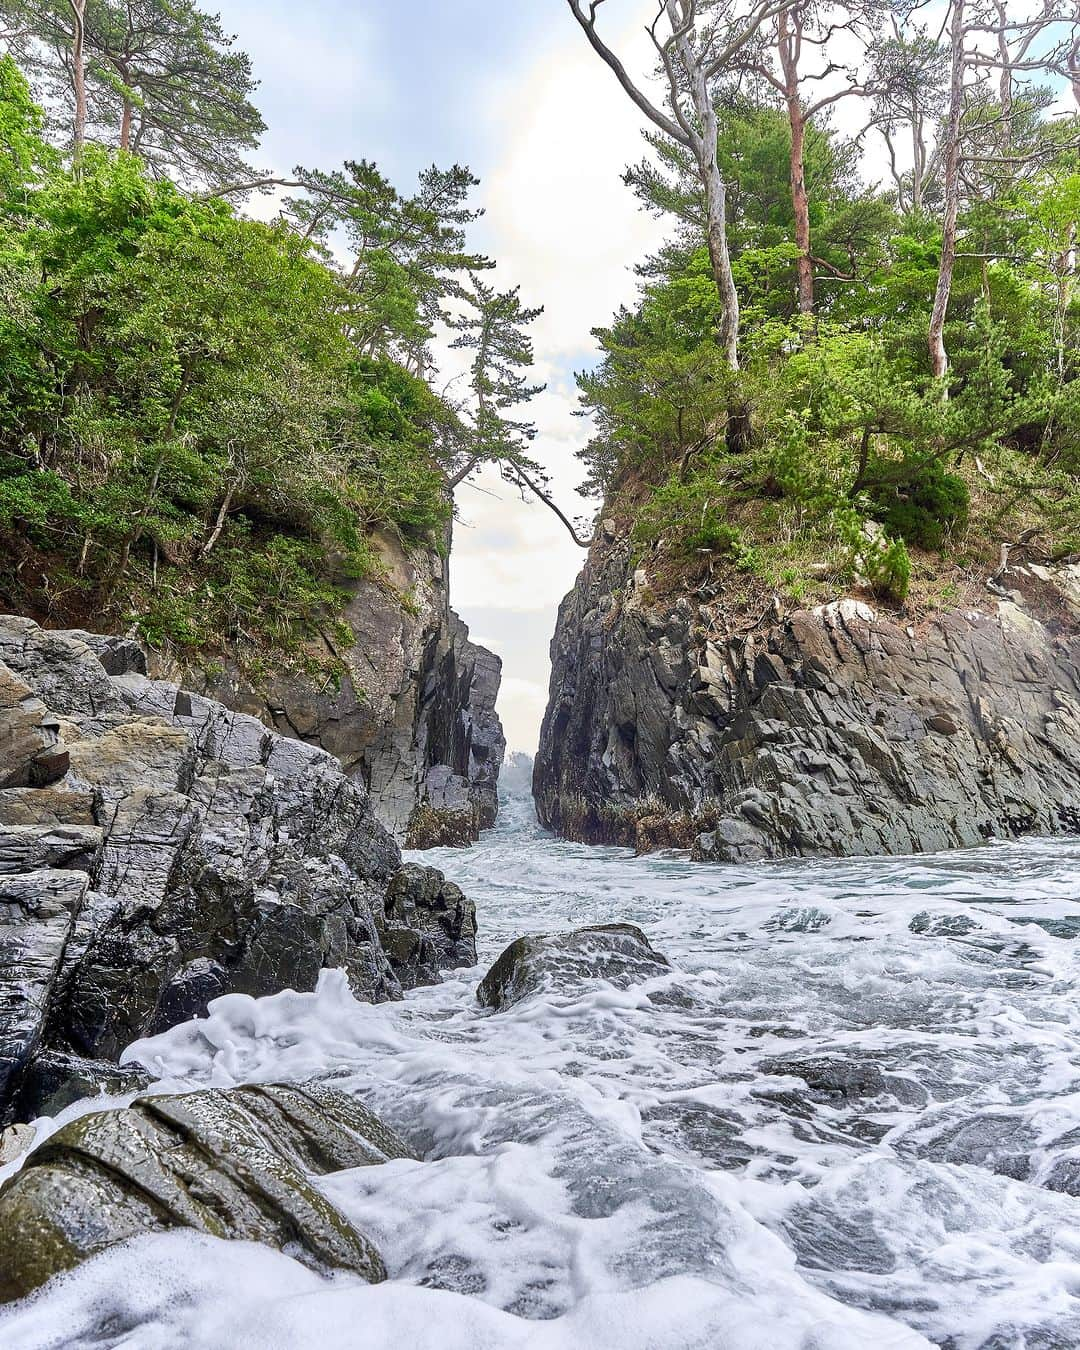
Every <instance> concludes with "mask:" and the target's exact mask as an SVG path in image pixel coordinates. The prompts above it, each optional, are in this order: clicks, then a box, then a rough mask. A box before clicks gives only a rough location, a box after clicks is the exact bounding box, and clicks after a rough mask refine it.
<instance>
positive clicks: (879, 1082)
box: [760, 1058, 888, 1101]
mask: <svg viewBox="0 0 1080 1350" xmlns="http://www.w3.org/2000/svg"><path fill="white" fill-rule="evenodd" d="M760 1068H761V1072H762V1073H766V1074H776V1075H780V1076H783V1077H791V1078H801V1079H802V1081H803V1082H804V1083H805V1084H806V1085H807V1087H808V1088H810V1089H811V1090H812V1091H813V1092H814V1093H817V1094H820V1095H821V1096H823V1097H825V1098H842V1099H844V1100H845V1101H850V1100H853V1099H856V1098H860V1097H880V1096H882V1095H883V1094H884V1093H885V1092H887V1091H888V1085H887V1084H886V1081H885V1075H884V1074H883V1073H882V1072H881V1070H880V1069H879V1068H878V1066H877V1065H876V1064H867V1063H865V1062H864V1063H857V1062H855V1061H854V1060H849V1059H795V1058H791V1059H787V1058H784V1059H766V1060H762V1062H761V1065H760Z"/></svg>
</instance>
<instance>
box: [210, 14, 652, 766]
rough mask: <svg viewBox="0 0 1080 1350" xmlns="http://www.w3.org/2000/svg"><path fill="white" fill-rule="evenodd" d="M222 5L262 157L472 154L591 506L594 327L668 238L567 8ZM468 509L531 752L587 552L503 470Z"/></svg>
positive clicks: (283, 162) (473, 563) (454, 587)
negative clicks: (581, 414) (583, 467)
mask: <svg viewBox="0 0 1080 1350" xmlns="http://www.w3.org/2000/svg"><path fill="white" fill-rule="evenodd" d="M217 7H218V8H219V10H220V13H221V16H222V19H223V22H224V24H225V26H226V28H227V29H228V30H229V31H231V32H234V33H235V34H236V36H237V39H238V44H239V45H240V46H241V47H242V48H243V49H244V50H246V51H247V52H249V53H250V55H251V57H252V60H253V63H254V67H255V73H256V75H257V77H258V78H259V80H260V81H261V85H260V88H259V91H258V95H257V99H256V101H257V103H258V104H259V107H260V109H261V111H262V113H263V116H264V118H265V119H266V122H267V124H268V127H269V130H268V133H267V135H266V137H265V139H264V142H263V147H262V152H261V159H260V163H261V164H262V165H263V166H265V167H267V168H270V169H273V170H274V171H276V172H278V173H284V172H287V171H288V170H290V169H291V168H292V167H293V166H294V165H296V164H298V163H299V164H304V165H305V166H307V167H319V168H331V167H333V166H335V165H336V164H338V163H340V162H341V161H342V160H344V159H346V158H354V159H360V158H367V159H374V160H375V161H376V162H377V163H378V164H379V165H380V167H381V168H383V170H384V171H385V172H387V173H388V174H389V175H390V176H391V177H392V178H393V179H394V181H395V182H397V183H398V184H399V185H400V186H403V187H404V186H407V185H408V184H409V183H410V182H411V181H412V180H413V178H414V177H415V174H416V172H417V171H418V170H419V169H420V168H422V167H424V166H426V165H428V164H431V163H433V162H435V163H440V164H448V163H451V162H458V163H465V164H468V165H469V166H470V167H471V168H472V170H473V171H474V173H475V174H477V176H479V177H480V178H481V180H482V182H481V186H480V189H479V191H478V194H477V204H478V205H482V206H484V207H485V210H486V214H485V217H484V219H483V220H482V221H480V222H478V223H477V226H476V228H475V233H474V242H475V245H476V247H478V248H480V249H482V250H483V251H484V252H487V253H488V254H490V255H491V256H492V257H493V258H495V259H496V260H497V262H498V269H497V272H496V279H497V281H498V283H499V285H500V286H511V285H518V284H520V286H521V288H522V296H523V299H524V300H525V302H526V303H528V304H530V305H537V304H542V305H544V306H545V313H544V315H543V317H542V318H541V319H540V320H539V322H538V323H537V325H536V327H535V339H536V352H537V367H538V370H537V373H538V375H539V377H540V378H541V379H543V380H546V381H547V383H548V390H547V392H546V393H545V394H543V395H542V396H541V397H540V398H539V399H538V400H537V401H536V403H535V404H534V405H533V407H532V415H533V416H534V417H535V419H536V421H537V423H538V425H539V428H540V436H539V438H538V440H537V444H536V454H537V458H538V459H540V460H541V461H542V462H543V463H544V464H545V465H546V466H547V467H548V468H549V470H550V471H551V473H552V476H553V482H554V484H555V488H556V491H557V494H558V496H559V498H560V501H561V502H562V504H563V505H564V507H565V508H566V509H568V510H569V512H570V513H571V514H577V513H578V512H579V511H580V510H581V509H582V506H583V503H582V502H581V499H580V498H579V497H578V496H577V495H576V493H575V491H574V489H575V487H576V485H577V483H578V481H579V480H580V473H579V471H578V465H577V463H576V461H575V460H574V450H575V449H576V448H578V447H579V446H580V445H581V443H582V441H583V439H584V438H585V436H586V435H587V427H586V426H585V424H584V423H583V422H582V421H581V419H579V418H576V417H574V416H573V411H574V408H575V407H576V395H575V390H574V384H573V372H574V370H576V369H580V368H581V367H582V366H584V365H586V364H588V363H589V362H590V361H591V360H592V359H593V351H594V347H593V341H592V339H591V337H590V329H591V328H592V327H594V326H595V325H597V324H601V323H604V322H606V321H607V319H608V318H609V317H610V315H611V313H612V312H613V310H614V308H615V307H616V306H617V305H618V304H619V303H621V302H623V301H626V300H629V299H630V298H631V297H632V296H633V294H634V290H635V282H634V278H633V271H632V269H633V265H634V263H635V262H637V261H638V260H639V259H640V258H641V257H642V256H643V255H644V254H645V252H647V250H648V248H649V247H650V246H651V244H652V243H654V242H655V240H656V239H657V237H658V235H657V226H656V224H655V222H652V221H650V220H649V219H648V218H647V217H645V216H643V215H642V214H641V213H640V212H639V211H638V210H637V209H636V206H635V203H634V201H633V198H632V197H631V195H630V193H629V192H628V191H627V190H626V189H625V188H624V187H623V185H622V183H621V182H620V179H619V175H620V173H621V171H622V168H623V166H624V165H625V164H626V163H627V162H628V161H629V160H631V159H632V158H637V157H639V155H640V123H639V117H638V114H637V113H636V111H635V110H634V109H633V108H632V107H631V105H630V104H629V102H628V101H627V100H626V98H625V97H624V96H623V95H622V94H621V93H620V92H619V91H618V89H617V87H616V86H615V83H614V81H613V79H612V78H611V76H610V74H609V72H607V71H606V70H605V69H604V68H603V66H602V65H601V64H600V63H599V62H598V61H597V59H596V57H595V56H594V55H593V54H592V52H591V51H590V50H589V48H588V45H587V43H586V41H585V39H584V37H583V35H582V34H581V32H580V30H579V29H578V27H577V25H576V23H575V22H574V20H573V17H572V16H571V14H570V13H569V10H568V9H567V7H566V5H565V3H563V0H488V2H487V3H485V2H483V0H452V3H451V0H396V3H394V4H391V5H388V4H386V3H385V0H383V3H375V0H359V3H351V4H350V3H346V2H345V0H307V3H304V4H296V3H289V0H217ZM610 8H611V24H610V31H611V32H612V33H613V34H617V35H618V36H619V37H620V40H623V39H625V45H626V46H627V47H628V49H629V51H630V52H631V54H632V55H633V53H634V52H635V51H637V52H639V53H640V55H641V56H643V57H644V55H645V47H644V43H643V41H642V37H641V25H642V23H643V17H644V14H645V9H644V8H643V6H642V4H641V0H613V3H612V4H611V7H610ZM645 8H647V6H646V7H645ZM635 32H636V34H637V36H636V37H635V36H633V34H634V33H635ZM453 374H454V372H453V369H452V368H451V367H449V366H448V367H447V369H446V370H445V371H444V377H445V378H452V377H453ZM458 508H459V520H458V523H457V526H456V528H455V542H454V551H453V556H452V561H451V596H452V600H453V603H454V605H455V607H456V608H457V609H458V611H459V613H461V615H462V617H463V618H464V619H465V620H466V622H467V623H469V625H470V627H471V629H472V633H473V636H474V638H476V639H477V640H478V641H480V642H483V643H485V644H486V645H488V646H490V647H492V648H493V649H494V650H495V651H497V652H498V653H499V655H500V656H502V658H503V663H504V669H503V694H502V697H501V699H500V712H501V713H502V716H503V720H504V722H505V724H506V727H507V734H508V739H509V741H510V745H511V747H512V748H518V749H525V750H531V749H533V748H534V746H535V743H536V735H537V731H538V729H539V721H540V717H541V714H542V712H543V706H544V702H545V698H546V690H547V681H548V673H549V671H548V643H549V641H550V638H551V634H552V631H553V629H554V625H555V613H556V609H557V606H558V602H559V600H560V599H561V598H562V596H563V594H564V593H565V592H566V591H567V590H568V589H569V587H570V585H571V584H572V582H573V579H574V576H575V575H576V573H577V571H578V569H579V568H580V566H581V563H582V560H583V555H582V553H581V551H580V550H579V549H578V548H577V547H576V546H575V545H574V544H573V543H571V542H570V540H569V539H568V537H567V536H566V535H565V534H564V533H563V532H562V527H561V526H560V525H559V524H558V523H557V522H556V521H555V519H554V517H553V516H551V515H550V514H549V513H548V512H547V511H546V510H545V509H544V508H543V507H542V506H540V505H538V504H536V505H526V504H524V503H522V502H520V501H519V500H518V499H517V498H516V496H515V494H514V493H513V492H512V491H510V490H509V489H508V488H507V487H506V485H505V484H503V483H502V482H501V481H500V480H499V479H498V478H497V477H494V476H492V475H489V476H487V477H485V478H483V479H482V480H481V481H480V483H479V484H478V485H476V486H474V487H470V486H469V485H465V486H463V487H462V488H460V489H459V490H458Z"/></svg>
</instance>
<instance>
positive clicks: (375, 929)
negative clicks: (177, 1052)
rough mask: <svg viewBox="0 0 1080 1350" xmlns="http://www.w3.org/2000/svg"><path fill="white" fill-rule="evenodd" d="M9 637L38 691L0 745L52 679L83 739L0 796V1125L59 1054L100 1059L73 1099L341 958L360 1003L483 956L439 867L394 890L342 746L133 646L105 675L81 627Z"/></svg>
mask: <svg viewBox="0 0 1080 1350" xmlns="http://www.w3.org/2000/svg"><path fill="white" fill-rule="evenodd" d="M0 648H2V649H3V650H4V651H5V652H6V653H7V656H8V658H9V660H10V661H12V662H15V663H17V665H18V669H17V670H15V671H14V672H13V677H14V678H15V679H17V680H19V681H22V682H23V690H24V692H23V694H20V696H19V698H18V699H17V700H16V701H15V702H14V703H12V702H11V701H9V703H8V706H7V708H6V710H5V709H4V708H0V736H2V735H3V728H5V727H6V726H7V725H9V724H10V722H12V721H13V720H14V721H18V719H19V718H20V717H21V715H22V711H21V710H23V709H24V708H25V707H26V697H25V693H26V691H29V693H30V694H31V695H32V696H33V697H35V698H36V697H38V695H39V693H40V691H39V690H38V689H37V688H36V686H34V685H33V684H32V682H33V681H39V682H40V685H41V688H42V689H44V690H48V691H49V697H54V698H56V700H57V702H58V704H60V705H62V706H63V707H64V709H65V718H66V721H64V723H63V726H64V728H65V735H66V736H68V737H70V742H71V744H70V752H71V753H70V765H69V768H68V770H67V772H66V774H65V775H64V777H63V778H62V780H61V781H60V782H58V783H56V784H55V785H52V786H49V787H42V788H37V789H34V788H30V787H26V786H19V787H12V788H10V789H8V790H7V791H0V822H2V823H0V954H2V955H3V957H4V960H3V962H2V963H0V1124H3V1123H6V1121H7V1120H9V1119H11V1118H12V1116H13V1115H14V1114H21V1115H26V1114H28V1113H33V1112H36V1111H37V1110H39V1109H40V1108H41V1106H42V1103H43V1102H45V1101H48V1100H53V1099H55V1098H56V1096H57V1093H58V1092H59V1091H60V1088H61V1086H62V1084H61V1083H60V1082H59V1081H58V1080H56V1075H55V1073H53V1070H54V1069H55V1067H56V1064H57V1063H58V1061H57V1060H56V1058H55V1057H56V1056H60V1057H64V1056H76V1057H78V1058H79V1059H80V1060H81V1061H87V1062H91V1063H93V1064H95V1065H97V1066H98V1067H97V1068H95V1069H94V1070H93V1071H92V1072H90V1071H88V1070H86V1069H85V1067H81V1068H78V1071H77V1072H75V1071H73V1072H72V1073H70V1074H68V1076H67V1086H66V1088H64V1091H65V1092H66V1093H68V1094H69V1095H70V1094H71V1093H72V1092H75V1091H76V1089H80V1087H81V1090H82V1091H84V1092H90V1091H96V1090H97V1087H96V1084H97V1081H98V1079H99V1078H100V1077H101V1073H102V1071H103V1070H102V1068H101V1066H102V1065H103V1064H107V1063H108V1062H109V1061H115V1060H116V1059H117V1058H118V1057H119V1055H120V1053H121V1051H122V1050H123V1049H124V1048H125V1047H126V1046H127V1045H128V1044H130V1042H131V1041H133V1040H135V1039H137V1038H139V1037H140V1036H144V1035H148V1034H156V1033H157V1032H159V1031H162V1030H165V1029H166V1028H167V1027H169V1026H171V1025H173V1024H175V1023H176V1022H178V1021H182V1020H185V1019H188V1018H191V1017H193V1016H199V1015H202V1014H204V1013H205V1012H206V1009H207V1005H208V1004H209V1003H210V1002H211V1001H212V1000H213V999H214V998H217V997H219V996H220V995H222V994H224V993H228V992H240V993H246V994H251V995H253V996H260V995H264V994H272V993H277V992H278V991H279V990H281V989H284V988H293V989H297V990H309V989H313V988H314V987H315V984H316V983H317V981H318V978H319V973H320V971H322V970H323V969H325V968H339V969H343V970H344V971H345V972H346V974H347V976H348V979H349V983H350V987H351V988H352V990H353V992H354V994H355V995H356V996H357V997H359V998H366V999H372V1000H380V999H387V998H400V997H401V994H402V989H403V987H408V988H412V987H414V986H415V985H416V984H420V983H425V982H430V981H434V980H437V979H438V976H439V969H440V968H441V967H443V966H459V965H461V964H462V963H468V964H471V963H473V962H475V948H474V946H473V938H474V936H475V914H474V911H473V908H472V906H471V904H470V903H469V902H468V901H466V900H465V898H464V897H463V896H462V895H461V892H460V891H458V890H457V888H456V887H453V886H450V885H449V884H448V883H445V882H444V881H443V878H442V876H441V874H439V873H436V872H429V871H428V870H426V869H415V868H408V869H406V870H405V873H404V876H403V879H402V881H401V882H399V883H397V884H396V885H395V887H394V889H393V893H392V894H388V888H389V887H390V885H391V882H392V881H393V879H394V878H395V877H396V876H397V874H398V872H399V869H400V867H401V856H400V853H399V851H398V849H397V847H396V845H395V844H394V842H393V840H392V839H391V838H390V837H389V836H388V835H387V833H386V831H385V830H384V829H383V828H382V826H381V825H380V824H379V823H378V821H377V820H376V819H375V817H374V814H373V812H372V809H371V803H370V799H369V798H368V795H367V793H366V792H365V790H364V788H363V786H362V785H361V784H360V783H359V782H357V781H355V780H350V779H349V778H347V777H346V776H345V775H344V773H343V772H342V769H341V767H340V765H339V764H338V763H337V761H336V760H335V759H334V758H333V757H332V756H330V755H329V754H327V753H326V752H325V751H322V750H320V749H318V748H317V747H315V746H309V745H305V744H302V743H299V742H297V741H294V740H287V739H285V738H283V737H281V736H279V735H278V734H277V733H275V732H273V731H270V730H269V729H268V728H267V727H266V726H265V725H264V724H263V723H262V722H260V721H258V720H257V719H256V718H253V717H250V716H246V715H244V714H239V713H233V712H230V711H229V710H228V709H226V708H224V707H222V706H221V705H220V704H217V703H214V702H212V701H211V700H209V699H206V698H202V697H201V696H199V695H189V694H186V693H185V692H184V691H182V690H179V689H177V687H176V686H175V685H172V684H169V683H168V682H167V681H160V680H151V679H149V678H147V677H146V676H144V675H141V674H139V673H138V671H137V670H133V669H131V666H132V664H133V662H132V660H131V659H129V656H128V655H125V654H124V649H122V648H121V650H120V654H119V655H116V651H115V648H113V647H109V648H108V650H109V651H111V652H113V654H114V656H115V657H116V664H117V666H118V667H119V668H121V671H122V673H120V674H119V675H115V676H108V675H106V674H105V672H104V670H103V668H102V667H101V666H100V664H99V663H98V661H97V657H96V656H95V655H94V653H93V651H92V650H91V646H90V645H89V644H88V643H87V641H85V640H84V638H83V637H82V636H81V635H75V636H66V635H65V634H63V633H55V632H54V633H46V632H44V631H42V630H41V629H36V628H35V627H34V625H32V624H29V623H28V621H26V620H8V619H0ZM95 667H96V670H95ZM28 682H30V683H28ZM42 703H44V701H43V700H42ZM36 715H37V714H36V713H35V716H36ZM43 716H44V714H43ZM42 1056H44V1057H45V1059H44V1060H43V1061H42V1065H41V1068H40V1072H39V1070H38V1068H37V1067H36V1065H37V1059H38V1058H40V1057H42ZM76 1067H78V1066H76ZM88 1073H89V1077H88ZM50 1075H51V1076H50ZM95 1075H96V1076H95ZM50 1084H51V1086H50ZM46 1089H48V1091H46Z"/></svg>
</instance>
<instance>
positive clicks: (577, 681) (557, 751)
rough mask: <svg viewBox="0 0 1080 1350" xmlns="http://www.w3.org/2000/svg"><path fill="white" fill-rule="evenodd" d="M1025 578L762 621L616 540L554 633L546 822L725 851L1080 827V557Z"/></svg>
mask: <svg viewBox="0 0 1080 1350" xmlns="http://www.w3.org/2000/svg"><path fill="white" fill-rule="evenodd" d="M1005 583H1006V585H1007V586H1008V587H1010V588H1011V590H1010V591H1008V592H1007V593H1005V594H1003V595H1002V597H1000V598H996V597H994V596H991V595H990V594H988V595H987V602H986V604H985V605H983V606H982V607H980V608H979V609H977V610H951V611H949V610H943V611H936V612H934V613H933V614H932V615H931V616H930V617H929V618H928V619H926V620H925V621H923V622H920V624H919V625H918V627H915V626H912V625H910V624H908V623H906V622H905V621H904V620H903V619H902V618H900V619H897V618H892V617H888V616H886V615H884V614H881V613H877V612H875V610H874V609H872V608H871V607H870V606H868V605H866V604H864V603H861V602H859V601H857V600H854V599H844V600H840V601H838V602H836V603H833V604H830V605H827V606H824V607H822V608H819V609H816V610H804V611H798V612H795V613H792V614H789V615H787V616H779V615H776V614H771V615H769V616H768V617H765V618H763V620H761V621H759V623H758V624H757V625H754V621H753V619H748V620H743V621H742V622H741V623H740V622H739V621H737V620H736V618H735V616H733V615H728V614H727V613H725V610H724V607H723V604H722V602H721V603H717V602H716V601H711V602H708V603H702V602H701V600H700V599H699V598H697V597H693V596H690V595H678V596H676V597H675V598H674V599H672V600H667V601H660V600H658V599H657V598H656V596H655V595H654V593H653V590H652V587H651V585H650V580H649V577H648V575H647V574H646V573H645V572H644V571H643V570H641V569H640V568H639V569H635V567H634V565H633V563H632V561H631V557H630V551H629V549H628V547H627V545H626V544H625V542H620V541H619V540H616V539H610V538H607V539H602V540H601V541H600V542H599V543H598V544H597V545H594V548H593V552H592V554H591V556H590V559H589V562H588V563H587V565H586V567H585V569H584V571H583V572H582V574H581V576H580V577H579V579H578V582H577V584H576V585H575V587H574V589H573V591H572V592H571V593H570V594H569V595H568V596H567V597H566V599H565V600H564V601H563V604H562V607H561V609H560V612H559V620H558V627H557V629H556V633H555V637H554V640H553V643H552V666H553V668H552V677H551V693H550V701H549V704H548V709H547V714H546V717H545V719H544V726H543V730H542V734H541V742H540V751H539V754H538V757H537V761H536V768H535V775H534V792H535V797H536V803H537V809H538V812H539V814H540V818H541V820H542V821H543V822H544V823H545V824H546V825H548V826H549V827H551V828H552V829H554V830H556V831H557V832H559V833H560V834H563V835H565V836H567V837H569V838H574V839H580V840H586V841H591V842H615V843H623V844H631V845H634V846H636V847H637V848H638V849H639V850H641V851H647V850H649V849H651V848H659V847H669V846H671V847H683V848H690V849H692V851H693V854H694V856H695V857H697V858H699V859H715V860H725V861H733V860H747V859H756V858H765V857H783V856H791V855H829V854H833V855H846V854H902V853H912V852H921V851H928V850H936V849H948V848H961V847H967V846H971V845H975V844H978V843H980V842H981V841H983V840H985V839H987V838H989V837H991V836H1004V837H1012V836H1016V835H1020V834H1025V833H1054V832H1063V831H1068V832H1072V831H1077V830H1080V636H1078V634H1080V566H1075V565H1074V566H1071V567H1061V568H1057V569H1049V568H1044V567H1037V566H1031V565H1029V566H1026V567H1017V568H1013V569H1012V570H1011V571H1010V573H1009V574H1008V576H1007V577H1006V578H1005ZM1003 589H1004V588H1003Z"/></svg>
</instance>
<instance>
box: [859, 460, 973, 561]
mask: <svg viewBox="0 0 1080 1350" xmlns="http://www.w3.org/2000/svg"><path fill="white" fill-rule="evenodd" d="M870 476H871V479H874V480H876V481H874V486H873V488H871V489H868V491H867V494H866V495H867V498H868V500H869V502H870V504H871V507H870V510H871V515H872V516H873V518H874V519H875V520H877V521H880V522H881V524H882V525H884V527H885V529H886V531H887V532H888V533H889V534H890V535H892V536H894V537H899V538H900V539H903V540H904V541H905V542H906V543H908V544H914V545H915V546H916V547H918V548H923V549H940V548H941V546H942V544H943V543H944V542H945V539H946V537H947V536H948V535H950V534H953V533H956V534H962V533H963V530H964V527H965V526H966V525H967V519H968V511H969V509H970V505H971V495H970V493H969V492H968V487H967V484H966V483H965V482H964V480H963V479H962V478H961V477H960V476H959V475H958V474H955V473H949V472H947V471H946V469H945V467H944V466H943V464H942V463H941V461H940V460H937V459H931V460H927V461H924V462H922V463H914V464H910V463H901V464H899V465H897V466H895V467H894V466H891V465H888V464H880V463H875V464H873V465H871V467H870Z"/></svg>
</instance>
